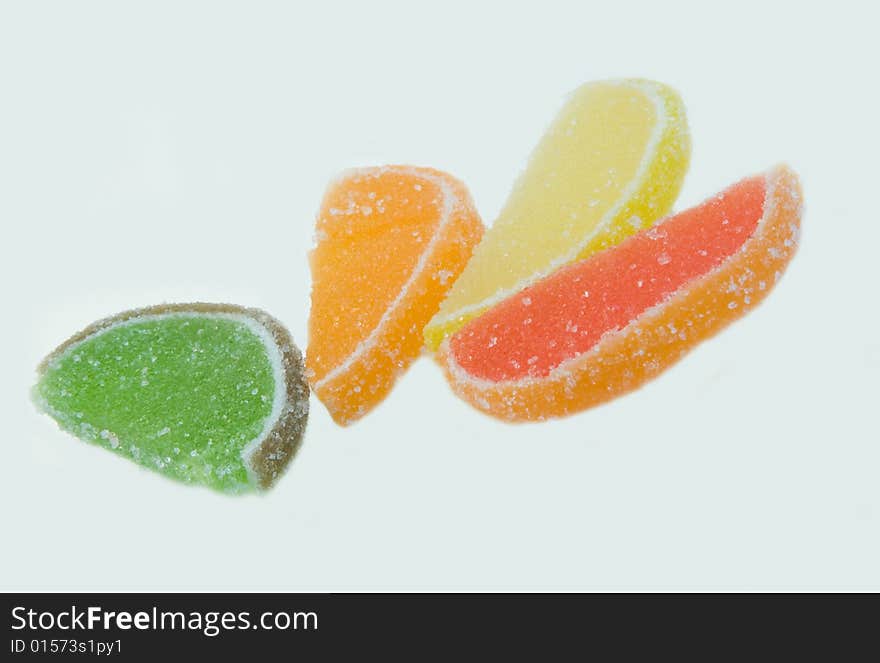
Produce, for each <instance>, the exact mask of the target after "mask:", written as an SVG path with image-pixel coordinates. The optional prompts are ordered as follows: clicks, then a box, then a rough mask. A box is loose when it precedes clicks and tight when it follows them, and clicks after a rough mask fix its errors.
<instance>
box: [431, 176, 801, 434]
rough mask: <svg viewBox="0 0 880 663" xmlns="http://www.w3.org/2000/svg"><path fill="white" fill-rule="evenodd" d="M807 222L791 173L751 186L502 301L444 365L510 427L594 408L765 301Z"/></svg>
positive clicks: (461, 391)
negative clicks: (802, 216)
mask: <svg viewBox="0 0 880 663" xmlns="http://www.w3.org/2000/svg"><path fill="white" fill-rule="evenodd" d="M800 217H801V191H800V185H799V183H798V179H797V176H796V175H795V174H794V173H793V172H792V171H791V170H789V169H788V168H786V167H784V166H783V167H778V168H775V169H773V170H771V171H769V172H768V173H767V174H765V175H761V176H757V177H752V178H750V179H746V180H744V181H742V182H740V183H738V184H736V185H734V186H733V187H731V188H730V189H728V190H727V191H725V192H724V193H722V194H720V195H719V196H717V197H716V198H713V199H711V200H709V201H707V202H705V203H703V204H702V205H699V206H698V207H695V208H693V209H690V210H687V211H685V212H682V213H680V214H677V215H675V216H672V217H669V218H667V219H665V220H664V221H662V222H660V223H658V224H657V225H656V226H655V227H653V228H651V229H649V230H646V231H642V232H640V233H639V234H637V235H635V236H633V237H631V238H629V239H628V240H626V241H624V242H623V243H622V244H620V245H619V246H617V247H614V248H611V249H608V250H607V251H605V252H603V253H600V254H597V255H595V256H593V257H592V258H589V259H587V260H584V261H582V262H579V263H576V264H574V265H571V266H569V267H567V268H565V269H563V270H560V271H558V272H557V273H555V274H553V275H552V276H550V277H548V278H546V279H544V280H543V281H541V282H539V283H537V284H535V285H534V286H532V287H530V288H527V289H526V290H524V291H523V292H521V293H519V294H518V295H516V296H514V297H511V298H510V299H508V300H506V301H504V302H502V303H501V304H499V305H498V306H496V307H495V308H493V309H491V310H490V311H488V312H486V313H485V314H484V315H482V316H481V317H479V318H477V319H475V320H473V321H472V322H470V323H469V324H468V325H466V326H465V327H464V328H463V329H462V330H461V331H460V332H459V333H458V334H456V335H455V336H453V337H452V338H451V339H449V340H447V341H446V342H444V344H443V346H442V347H441V350H440V352H439V353H438V358H439V360H440V362H441V364H442V365H443V366H444V369H445V372H446V376H447V378H448V380H449V382H450V383H451V385H452V387H453V389H454V390H455V392H456V393H457V394H458V395H460V396H461V397H462V398H464V399H465V400H467V401H468V402H469V403H471V404H472V405H474V406H475V407H477V408H479V409H480V410H483V411H484V412H486V413H489V414H491V415H494V416H496V417H499V418H501V419H505V420H509V421H521V420H541V419H546V418H549V417H557V416H563V415H568V414H571V413H574V412H578V411H580V410H583V409H585V408H588V407H591V406H593V405H597V404H599V403H602V402H604V401H607V400H609V399H611V398H614V397H616V396H619V395H621V394H624V393H626V392H628V391H631V390H633V389H635V388H637V387H639V386H640V385H642V384H643V383H644V382H646V381H647V380H649V379H651V378H653V377H655V376H656V375H658V374H659V373H660V372H661V371H663V370H664V369H665V368H667V367H669V366H670V365H672V364H674V363H675V362H676V361H678V360H679V359H680V358H681V357H682V356H684V355H685V354H686V353H687V352H688V350H690V349H691V348H692V347H694V346H695V345H697V344H698V343H699V342H701V341H702V340H704V339H706V338H708V337H709V336H711V335H713V334H715V333H716V332H718V331H719V330H720V329H722V328H723V327H725V326H726V325H727V324H729V323H730V322H732V321H733V320H735V319H737V318H739V317H741V316H743V315H744V314H745V313H746V312H748V311H749V310H750V309H752V308H753V307H754V306H756V305H757V304H758V303H759V302H760V301H761V300H763V299H764V297H766V296H767V294H768V293H769V292H770V289H771V288H772V287H773V286H774V284H775V283H776V281H777V280H778V279H779V277H780V275H781V274H782V272H783V270H784V269H785V267H786V265H787V264H788V262H789V260H790V259H791V258H792V256H793V255H794V253H795V250H796V247H797V242H798V235H799V229H800Z"/></svg>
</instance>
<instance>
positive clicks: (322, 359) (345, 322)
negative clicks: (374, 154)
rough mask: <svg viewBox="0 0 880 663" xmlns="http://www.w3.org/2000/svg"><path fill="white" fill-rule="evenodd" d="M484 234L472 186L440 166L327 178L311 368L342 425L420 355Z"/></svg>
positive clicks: (315, 273) (316, 257)
mask: <svg viewBox="0 0 880 663" xmlns="http://www.w3.org/2000/svg"><path fill="white" fill-rule="evenodd" d="M482 233H483V226H482V222H481V221H480V218H479V216H478V214H477V212H476V210H475V209H474V206H473V202H472V201H471V197H470V195H469V194H468V192H467V190H466V189H465V187H464V186H463V185H462V184H461V183H460V182H459V181H458V180H456V179H454V178H453V177H451V176H449V175H447V174H445V173H441V172H439V171H436V170H431V169H428V168H415V167H412V166H388V167H382V168H367V169H362V170H355V171H351V172H348V173H345V174H344V175H343V176H342V177H341V178H340V179H338V180H337V181H336V182H334V183H333V184H332V185H331V186H330V188H329V189H328V191H327V193H326V195H325V197H324V201H323V204H322V206H321V211H320V213H319V215H318V220H317V224H316V242H317V244H316V246H315V248H314V250H313V251H312V254H311V268H312V308H311V313H310V316H309V346H308V350H307V352H306V366H307V369H308V375H309V380H310V382H311V384H312V388H313V389H314V391H315V393H316V394H317V396H318V398H319V399H320V400H321V401H322V402H323V403H324V405H325V406H326V407H327V410H328V411H329V412H330V415H331V416H332V417H333V419H334V420H335V421H336V422H337V423H339V424H349V423H351V422H353V421H355V420H356V419H358V418H360V417H362V416H363V415H365V414H366V413H367V412H369V411H370V410H371V409H372V408H374V407H375V406H376V405H378V404H379V403H380V402H381V401H382V399H384V398H385V396H386V395H387V394H388V393H389V392H390V391H391V388H392V387H393V385H394V382H395V380H396V379H397V377H398V376H399V375H400V374H401V373H402V372H403V371H405V370H406V368H407V367H408V366H409V365H410V364H411V363H412V362H413V361H414V360H415V359H416V357H418V356H419V354H420V353H421V349H422V345H423V342H422V330H423V329H424V326H425V324H426V323H427V322H428V320H430V319H431V316H432V315H434V313H436V312H437V308H438V307H439V306H440V301H441V300H442V299H443V297H444V296H445V294H446V292H447V291H448V290H449V288H450V286H451V285H452V284H453V282H454V281H455V279H456V278H457V277H458V275H459V274H460V273H461V270H462V269H463V268H464V265H465V263H466V262H467V260H468V259H469V258H470V256H471V253H472V251H473V247H474V246H475V245H476V243H477V242H478V241H479V239H480V237H481V236H482Z"/></svg>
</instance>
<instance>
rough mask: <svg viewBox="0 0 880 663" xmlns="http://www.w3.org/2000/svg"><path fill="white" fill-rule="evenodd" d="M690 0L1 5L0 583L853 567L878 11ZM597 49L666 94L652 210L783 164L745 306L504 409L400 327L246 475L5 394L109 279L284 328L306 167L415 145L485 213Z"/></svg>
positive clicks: (814, 576) (311, 203)
mask: <svg viewBox="0 0 880 663" xmlns="http://www.w3.org/2000/svg"><path fill="white" fill-rule="evenodd" d="M710 4H711V3H675V2H663V3H644V6H642V5H635V4H630V3H624V2H602V3H595V5H594V6H589V4H588V3H586V2H572V3H567V4H563V3H557V2H549V1H547V0H542V1H541V2H535V3H531V5H530V6H529V5H526V4H525V3H524V4H522V5H521V4H519V3H509V2H505V3H497V4H493V3H477V2H462V3H459V2H450V1H448V0H445V1H444V2H433V3H430V4H421V5H419V4H416V3H399V4H389V3H383V2H375V1H373V2H368V3H351V4H350V5H348V4H336V3H330V2H320V3H318V2H315V3H293V2H289V3H278V4H272V3H260V2H241V3H238V4H236V5H227V4H225V3H219V2H206V3H199V4H197V3H182V2H156V1H154V2H144V3H128V2H126V3H119V2H103V3H98V2H76V3H73V2H57V3H52V2H30V1H28V2H25V1H20V2H3V4H2V5H0V7H2V9H0V224H2V230H3V234H2V240H0V247H2V260H0V270H2V273H0V283H2V288H3V293H2V301H3V304H4V313H3V326H2V332H0V333H2V348H3V350H2V353H3V354H2V357H3V365H2V372H0V386H2V392H0V396H2V403H3V410H2V412H3V421H4V426H3V435H2V440H0V444H2V452H3V456H2V458H3V462H2V467H3V469H2V480H0V491H2V492H0V509H2V522H0V531H2V544H0V560H2V564H0V588H3V589H267V590H268V589H277V590H341V589H348V590H367V589H372V590H392V589H427V590H437V589H440V590H445V589H474V590H477V589H486V590H488V589H529V590H530V589H856V588H860V589H869V588H873V589H880V564H878V559H880V448H878V443H880V435H878V425H877V416H876V413H877V408H878V388H877V373H878V369H880V341H878V326H880V316H878V312H877V291H876V286H877V282H878V279H877V267H876V265H877V263H878V256H880V253H878V251H880V230H878V229H880V224H878V197H877V187H878V179H877V178H878V170H877V169H878V166H877V154H878V147H880V145H878V131H877V126H878V122H880V103H878V102H880V97H878V91H877V75H876V64H877V62H880V49H878V46H877V43H878V42H877V38H876V25H877V21H878V15H877V13H876V10H874V9H872V8H871V7H872V5H871V3H868V2H865V3H847V2H834V3H819V2H816V3H812V2H810V3H804V2H793V3H772V2H766V1H762V2H736V3H733V2H728V3H724V4H723V5H720V6H717V7H709V5H710ZM704 5H705V6H704ZM820 7H821V8H820ZM618 76H641V77H649V78H655V79H658V80H661V81H664V82H667V83H670V84H672V85H674V86H675V87H676V88H678V90H679V91H680V92H681V93H682V95H683V97H684V100H685V103H686V104H687V107H688V112H689V117H690V124H691V128H692V133H693V159H692V163H691V169H690V172H689V174H688V176H687V180H686V183H685V187H684V190H683V192H682V195H681V197H680V199H679V202H678V204H677V208H678V209H681V208H683V207H688V206H690V205H692V204H695V203H697V202H699V201H701V200H702V199H704V198H706V197H708V196H710V195H712V194H714V193H716V192H717V191H719V190H720V189H722V188H724V187H726V186H727V185H729V184H731V183H733V182H734V181H736V180H738V179H740V178H741V177H744V176H746V175H750V174H752V173H755V172H758V171H761V170H763V169H765V168H767V167H769V166H771V165H773V164H774V163H776V162H778V161H783V160H784V161H787V162H789V163H790V164H791V165H792V166H793V167H794V168H795V169H796V170H797V171H798V172H799V173H800V174H801V176H802V178H803V184H804V189H805V196H806V202H807V212H806V216H805V219H804V232H803V244H802V248H801V251H800V253H799V255H798V256H797V257H796V258H795V260H794V262H793V263H792V265H791V268H790V270H789V271H788V272H787V274H786V275H785V278H784V279H783V280H782V282H781V283H780V285H779V287H778V288H777V289H776V290H775V292H774V293H773V294H772V295H771V296H770V298H769V299H768V300H767V302H766V303H765V304H764V305H762V306H761V307H760V308H759V309H758V310H757V311H755V312H754V313H753V314H751V315H750V316H749V317H748V318H746V319H744V320H742V321H741V322H739V323H737V324H736V325H734V326H733V327H731V328H730V329H728V330H727V331H725V332H723V333H722V334H721V335H720V336H718V337H716V338H715V339H714V340H712V341H710V342H708V343H706V344H704V345H703V346H701V347H699V348H698V349H697V350H695V351H694V352H693V353H691V355H689V356H688V357H687V358H686V359H685V360H684V361H683V362H681V363H680V364H679V365H677V366H676V367H674V368H673V369H672V370H670V371H669V372H668V373H667V374H665V375H664V376H662V377H661V378H660V379H658V380H656V381H654V382H653V383H651V384H649V385H648V386H646V387H644V388H643V389H641V390H640V391H638V392H637V393H634V394H632V395H629V396H626V397H624V398H620V399H618V400H616V401H614V402H612V403H611V404H609V405H606V406H603V407H600V408H597V409H595V410H591V411H588V412H585V413H582V414H580V415H577V416H574V417H571V418H569V419H566V420H562V421H555V422H551V423H545V424H539V425H522V426H510V425H504V424H501V423H498V422H496V421H494V420H492V419H490V418H487V417H485V416H483V415H481V414H479V413H477V412H476V411H474V410H472V409H471V408H470V407H469V406H468V405H466V404H465V403H463V402H461V401H459V400H457V399H456V398H455V397H454V396H453V394H452V393H451V391H450V390H449V388H448V387H447V386H446V384H445V382H444V380H443V378H442V376H441V374H440V372H439V370H438V369H437V368H436V366H434V365H433V364H432V362H430V361H428V360H426V359H422V360H420V361H419V362H417V363H416V365H414V366H413V368H412V370H411V371H410V372H409V373H408V374H407V375H406V376H405V377H404V378H403V379H402V380H401V381H400V382H399V384H398V386H397V388H396V389H395V390H394V392H393V393H392V395H391V396H390V397H389V398H388V399H387V401H385V403H384V404H382V405H381V406H380V407H379V408H378V409H377V410H375V411H374V412H373V413H372V414H371V415H370V416H369V417H367V418H366V419H364V420H362V421H361V422H359V423H357V424H356V425H354V426H352V427H350V428H347V429H343V428H339V427H337V426H336V425H334V424H333V423H332V421H331V419H330V417H329V416H328V415H327V413H326V411H325V410H324V409H323V407H322V406H321V404H320V403H319V402H318V401H317V400H314V399H313V400H312V417H311V420H310V423H309V429H308V431H307V438H306V441H305V443H304V446H303V448H302V450H301V452H300V454H299V456H298V457H297V458H296V460H295V462H294V463H293V465H292V467H291V469H290V471H289V473H288V474H287V476H286V477H284V479H283V480H282V481H281V482H280V483H279V484H278V485H277V487H276V488H275V489H274V490H273V491H271V492H270V493H268V494H267V495H265V496H253V497H245V498H231V497H225V496H222V495H218V494H214V493H212V492H210V491H208V490H205V489H198V488H188V487H185V486H181V485H178V484H176V483H173V482H171V481H169V480H166V479H164V478H162V477H160V476H158V475H155V474H153V473H150V472H148V471H146V470H142V469H141V468H139V467H137V466H135V465H134V464H132V463H130V462H127V461H125V460H123V459H120V458H117V457H115V456H113V455H111V454H109V453H106V452H105V451H103V450H101V449H99V448H96V447H91V446H89V445H86V444H83V443H81V442H79V441H77V440H75V439H74V438H72V437H70V436H68V435H66V434H64V433H62V432H61V431H59V430H58V429H57V427H56V426H55V424H54V423H53V422H52V421H51V420H50V419H49V418H48V417H45V416H41V415H39V414H37V412H36V411H35V409H34V408H33V407H32V405H31V403H30V402H29V395H28V392H29V389H30V386H31V384H32V383H33V381H34V377H35V373H34V369H35V366H36V365H37V363H38V362H39V360H40V359H41V357H42V356H43V355H45V354H46V353H48V352H49V351H50V350H51V349H52V348H53V347H54V346H55V345H57V344H58V343H60V342H61V341H62V340H64V339H65V338H66V337H67V336H69V335H71V334H73V333H74V332H76V331H78V330H79V329H81V328H82V327H84V326H85V325H87V324H88V323H90V322H92V321H93V320H95V319H97V318H100V317H103V316H105V315H108V314H112V313H116V312H118V311H120V310H123V309H127V308H132V307H136V306H141V305H148V304H154V303H158V302H163V301H188V300H208V301H211V300H216V301H228V302H234V303H239V304H245V305H251V306H258V307H262V308H265V309H266V310H268V311H270V312H271V313H272V314H274V315H275V316H277V317H279V318H280V319H281V320H282V321H284V322H285V323H286V324H287V325H288V326H289V327H290V329H291V331H292V332H293V334H294V336H295V338H296V339H297V341H298V342H299V343H300V344H301V345H302V346H304V345H305V340H306V334H305V331H306V322H307V316H308V297H309V287H310V284H309V271H308V267H307V263H306V253H307V251H308V248H309V246H310V244H311V241H312V223H313V218H314V214H315V212H316V210H317V207H318V204H319V201H320V197H321V195H322V193H323V189H324V186H325V184H326V183H327V181H328V179H329V178H331V177H332V176H333V175H334V174H335V173H337V172H338V171H339V170H341V169H344V168H347V167H350V166H356V165H371V164H382V163H413V164H420V165H431V166H434V167H437V168H441V169H444V170H448V171H449V172H451V173H453V174H455V175H457V176H458V177H460V178H462V179H463V180H464V181H465V182H466V183H467V184H468V185H469V186H470V188H471V191H472V193H473V195H474V198H475V200H476V202H477V205H478V207H479V209H480V210H481V213H482V214H483V216H484V218H485V219H486V221H487V223H488V222H491V220H492V218H493V217H494V215H495V214H496V213H497V211H498V209H499V208H500V206H501V204H502V202H503V200H504V198H505V196H506V194H507V192H508V190H509V187H510V185H511V183H512V181H513V179H514V177H515V175H516V174H517V172H518V171H519V170H520V169H521V168H522V167H523V165H524V162H525V159H526V157H527V155H528V153H529V151H530V149H531V148H532V146H533V145H534V144H535V143H536V141H537V140H538V138H539V136H540V135H541V132H542V130H543V128H544V126H546V124H547V123H548V122H549V121H550V120H551V118H552V117H553V115H554V113H555V111H556V109H557V108H558V107H559V105H560V103H561V100H562V98H563V96H564V95H565V94H566V93H567V92H569V91H570V90H571V89H573V88H574V87H576V86H577V85H579V84H580V83H582V82H584V81H588V80H592V79H601V78H608V77H618Z"/></svg>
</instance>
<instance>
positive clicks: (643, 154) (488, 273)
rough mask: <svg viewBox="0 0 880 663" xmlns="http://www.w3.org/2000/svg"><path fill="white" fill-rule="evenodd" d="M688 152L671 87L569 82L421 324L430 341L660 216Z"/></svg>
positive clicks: (682, 120)
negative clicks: (463, 262)
mask: <svg viewBox="0 0 880 663" xmlns="http://www.w3.org/2000/svg"><path fill="white" fill-rule="evenodd" d="M689 160H690V136H689V132H688V126H687V120H686V118H685V111H684V106H683V104H682V102H681V99H680V98H679V96H678V94H677V93H676V92H675V91H674V90H673V89H671V88H669V87H667V86H665V85H662V84H660V83H655V82H653V81H646V80H640V79H627V80H618V81H603V82H597V83H588V84H586V85H583V86H581V87H580V88H578V89H577V90H575V92H574V93H573V94H572V95H571V97H570V98H569V99H568V101H567V102H566V104H565V105H564V106H563V108H562V110H561V111H560V112H559V114H558V115H557V117H556V119H555V120H554V122H553V124H552V125H551V126H550V128H549V129H548V130H547V132H546V133H545V134H544V136H543V138H542V139H541V142H540V143H538V146H537V147H536V148H535V151H534V152H533V153H532V156H531V159H530V161H529V164H528V166H527V168H526V170H525V172H524V173H523V174H522V175H521V176H520V177H519V179H518V181H517V182H516V184H515V185H514V187H513V191H512V192H511V194H510V197H509V198H508V200H507V203H506V204H505V206H504V208H503V209H502V210H501V214H500V215H499V216H498V218H497V219H496V221H495V223H494V224H493V225H492V227H491V228H490V229H489V230H488V231H487V232H486V234H485V235H484V236H483V240H482V241H481V242H480V244H479V245H478V246H477V248H476V250H475V251H474V255H473V258H471V260H470V261H469V262H468V264H467V267H466V268H465V270H464V272H463V273H462V275H461V276H460V277H459V279H458V280H457V281H456V282H455V285H454V286H453V287H452V289H451V290H450V292H449V295H448V296H447V297H446V299H445V301H444V302H443V304H442V306H441V307H440V310H439V311H438V313H437V314H436V315H435V316H434V318H433V319H432V320H431V322H430V323H429V324H428V325H427V326H426V327H425V330H424V336H425V342H426V344H427V346H428V348H429V349H430V350H432V351H433V350H436V349H437V347H438V346H439V345H440V343H441V342H442V340H443V338H444V337H446V336H449V335H451V334H453V333H455V332H456V331H457V330H458V329H459V328H461V327H462V326H463V325H464V324H465V323H466V322H467V321H468V320H470V319H472V318H474V317H476V316H477V315H479V314H480V313H482V312H483V311H485V310H486V309H488V308H490V307H491V306H493V305H495V304H497V303H498V302H500V301H502V300H504V299H506V298H508V297H510V296H511V295H514V294H516V293H517V292H519V291H520V290H522V289H523V288H525V287H527V286H529V285H531V284H533V283H535V282H536V281H538V280H539V279H541V278H542V277H544V276H546V275H548V274H550V273H552V272H554V271H555V270H556V269H558V268H559V267H561V266H563V265H566V264H568V263H570V262H573V261H575V260H579V259H583V258H586V257H588V256H590V255H592V254H594V253H597V252H599V251H601V250H603V249H605V248H608V247H609V246H613V245H615V244H617V243H619V242H620V241H622V240H623V239H625V238H626V237H628V236H629V235H632V234H633V233H635V232H636V231H638V230H640V229H642V228H645V227H647V226H650V225H652V224H653V223H654V222H655V221H656V220H658V219H660V218H662V217H664V216H665V215H666V214H667V213H668V212H669V211H670V209H671V207H672V204H673V203H674V202H675V199H676V197H677V196H678V192H679V190H680V188H681V184H682V181H683V180H684V175H685V172H686V171H687V167H688V162H689Z"/></svg>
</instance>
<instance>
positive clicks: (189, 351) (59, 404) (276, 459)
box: [34, 303, 309, 493]
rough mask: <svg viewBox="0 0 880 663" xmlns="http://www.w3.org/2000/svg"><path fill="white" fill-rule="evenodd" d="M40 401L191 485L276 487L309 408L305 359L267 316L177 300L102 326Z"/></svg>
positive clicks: (96, 440) (84, 338)
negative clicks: (304, 368)
mask: <svg viewBox="0 0 880 663" xmlns="http://www.w3.org/2000/svg"><path fill="white" fill-rule="evenodd" d="M38 372H39V379H38V382H37V384H36V386H35V387H34V400H35V402H36V403H37V406H38V407H39V408H40V409H41V410H42V411H44V412H46V413H47V414H49V416H51V417H52V418H53V419H55V421H57V422H58V424H59V425H60V426H61V428H63V429H64V430H66V431H68V432H70V433H72V434H73V435H75V436H77V437H79V438H80V439H82V440H85V441H87V442H91V443H93V444H97V445H100V446H102V447H104V448H105V449H108V450H109V451H112V452H113V453H115V454H118V455H120V456H125V457H126V458H129V459H131V460H133V461H135V462H136V463H138V464H140V465H143V466H144V467H148V468H150V469H152V470H155V471H157V472H160V473H162V474H164V475H166V476H169V477H171V478H174V479H177V480H179V481H183V482H185V483H190V484H202V485H205V486H209V487H211V488H214V489H216V490H220V491H224V492H230V493H241V492H246V491H249V490H254V489H263V488H268V487H269V486H271V485H272V483H274V481H275V480H276V479H277V478H278V477H279V476H280V475H281V473H282V472H283V470H284V468H285V467H286V465H287V464H288V462H289V461H290V459H291V458H292V457H293V455H294V454H295V453H296V450H297V448H298V447H299V444H300V441H301V439H302V435H303V432H304V430H305V427H306V421H307V419H308V412H309V388H308V384H307V382H306V380H305V377H304V375H303V361H302V354H301V353H300V351H299V349H298V348H297V347H296V345H294V343H293V341H292V340H291V338H290V334H289V333H288V332H287V330H286V329H284V327H282V326H281V324H280V323H278V322H277V321H276V320H274V319H273V318H271V317H270V316H269V315H267V314H266V313H264V312H262V311H259V310H255V309H246V308H241V307H238V306H232V305H229V304H201V303H200V304H170V305H162V306H153V307H150V308H144V309H138V310H134V311H126V312H124V313H120V314H119V315H116V316H113V317H111V318H107V319H105V320H101V321H99V322H97V323H95V324H93V325H91V326H90V327H88V328H87V329H85V330H83V331H82V332H80V333H79V334H77V335H75V336H74V337H73V338H71V339H69V340H68V341H66V342H65V343H63V344H62V345H61V346H60V347H59V348H57V349H56V350H55V351H54V352H53V353H52V354H51V355H49V356H48V357H47V358H46V359H45V360H44V361H43V363H42V364H41V365H40V367H39V369H38Z"/></svg>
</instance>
